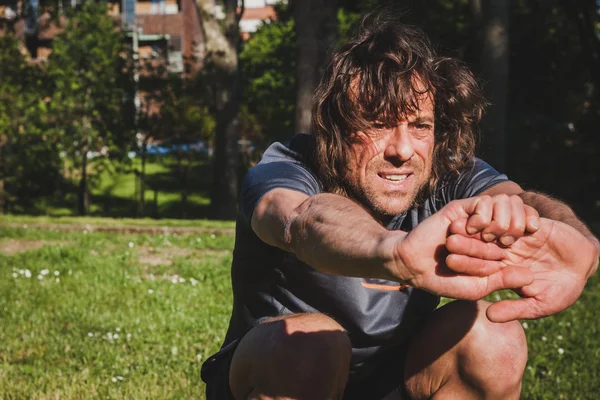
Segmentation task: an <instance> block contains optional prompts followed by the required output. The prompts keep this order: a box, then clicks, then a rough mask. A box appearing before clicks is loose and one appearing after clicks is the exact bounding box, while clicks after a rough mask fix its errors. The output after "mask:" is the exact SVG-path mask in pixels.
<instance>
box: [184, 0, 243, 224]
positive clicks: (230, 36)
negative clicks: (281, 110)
mask: <svg viewBox="0 0 600 400" xmlns="http://www.w3.org/2000/svg"><path fill="white" fill-rule="evenodd" d="M214 5H215V4H214V0H196V6H197V7H196V9H197V12H198V14H199V16H200V20H201V21H202V30H203V33H204V37H205V38H206V46H205V48H204V50H205V51H206V55H207V57H208V61H209V63H210V64H212V65H213V66H214V68H215V70H216V75H217V76H216V87H217V92H216V112H217V118H216V119H217V127H216V132H215V154H214V160H213V186H212V193H211V208H212V217H213V218H217V219H233V218H235V216H236V214H237V209H236V204H237V196H238V178H237V164H238V159H239V156H238V149H237V138H238V132H237V130H238V129H237V128H238V119H237V116H238V106H239V64H238V51H239V49H238V47H239V40H240V34H239V20H240V18H241V14H242V13H243V10H244V7H243V1H242V7H241V12H238V10H237V1H236V0H225V1H224V11H225V29H224V30H223V29H222V28H221V26H220V24H219V21H217V19H216V18H215V11H214V10H215V8H214Z"/></svg>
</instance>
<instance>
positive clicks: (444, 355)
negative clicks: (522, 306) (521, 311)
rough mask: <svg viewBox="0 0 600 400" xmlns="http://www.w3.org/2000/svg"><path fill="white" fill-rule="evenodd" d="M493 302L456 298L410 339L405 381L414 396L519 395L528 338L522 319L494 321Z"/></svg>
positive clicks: (502, 396) (489, 396)
mask: <svg viewBox="0 0 600 400" xmlns="http://www.w3.org/2000/svg"><path fill="white" fill-rule="evenodd" d="M489 304H490V303H487V302H485V301H478V302H471V301H454V302H452V303H449V304H447V305H445V306H444V307H442V308H440V309H438V310H436V311H435V312H434V314H433V315H432V317H431V319H430V320H429V322H428V323H427V324H426V325H425V327H424V329H423V330H422V331H421V332H420V333H419V334H418V335H417V336H415V339H414V340H413V342H411V348H410V350H409V354H408V358H407V363H406V365H405V384H406V387H407V390H408V391H409V393H410V394H411V396H412V397H413V398H417V399H420V398H431V397H432V396H434V395H439V396H438V397H440V398H465V399H469V398H481V397H482V394H483V393H485V396H484V397H487V398H499V399H508V398H518V394H519V393H520V387H521V379H522V376H523V371H524V369H525V364H526V363H527V342H526V339H525V334H524V332H523V329H522V328H521V325H520V324H519V323H518V322H516V321H515V322H510V323H504V324H496V323H492V322H490V321H489V320H488V319H487V316H486V315H485V312H486V309H487V307H488V306H489Z"/></svg>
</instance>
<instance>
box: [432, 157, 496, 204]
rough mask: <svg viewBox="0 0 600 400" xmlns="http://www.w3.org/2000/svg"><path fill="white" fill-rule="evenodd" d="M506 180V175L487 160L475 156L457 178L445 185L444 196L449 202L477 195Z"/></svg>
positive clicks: (446, 201)
mask: <svg viewBox="0 0 600 400" xmlns="http://www.w3.org/2000/svg"><path fill="white" fill-rule="evenodd" d="M506 181H508V177H507V176H506V175H504V174H501V173H499V172H498V171H496V170H495V169H494V168H493V167H492V166H491V165H489V164H488V163H486V162H485V161H482V160H480V159H478V158H475V159H474V160H473V163H472V164H471V165H470V166H469V167H467V169H466V170H464V171H463V172H462V173H461V174H460V175H459V176H458V177H457V178H455V179H453V180H452V181H450V182H448V183H447V184H445V185H444V186H443V188H442V191H443V197H444V200H445V203H446V204H447V203H449V202H450V201H452V200H457V199H466V198H469V197H473V196H477V195H479V194H481V193H482V192H483V191H485V190H487V189H489V188H491V187H492V186H494V185H497V184H498V183H501V182H506Z"/></svg>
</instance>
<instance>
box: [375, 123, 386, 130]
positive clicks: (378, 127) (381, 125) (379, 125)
mask: <svg viewBox="0 0 600 400" xmlns="http://www.w3.org/2000/svg"><path fill="white" fill-rule="evenodd" d="M372 127H373V129H375V130H378V131H380V130H382V129H385V124H383V123H381V122H375V123H374V124H373V125H372Z"/></svg>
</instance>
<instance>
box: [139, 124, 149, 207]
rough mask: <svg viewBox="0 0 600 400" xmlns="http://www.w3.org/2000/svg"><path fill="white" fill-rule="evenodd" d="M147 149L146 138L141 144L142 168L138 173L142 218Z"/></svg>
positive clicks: (144, 201)
mask: <svg viewBox="0 0 600 400" xmlns="http://www.w3.org/2000/svg"><path fill="white" fill-rule="evenodd" d="M147 149H148V136H147V135H146V136H145V137H144V140H143V142H142V168H141V171H140V215H141V216H142V217H143V216H144V206H145V203H146V157H147Z"/></svg>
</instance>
